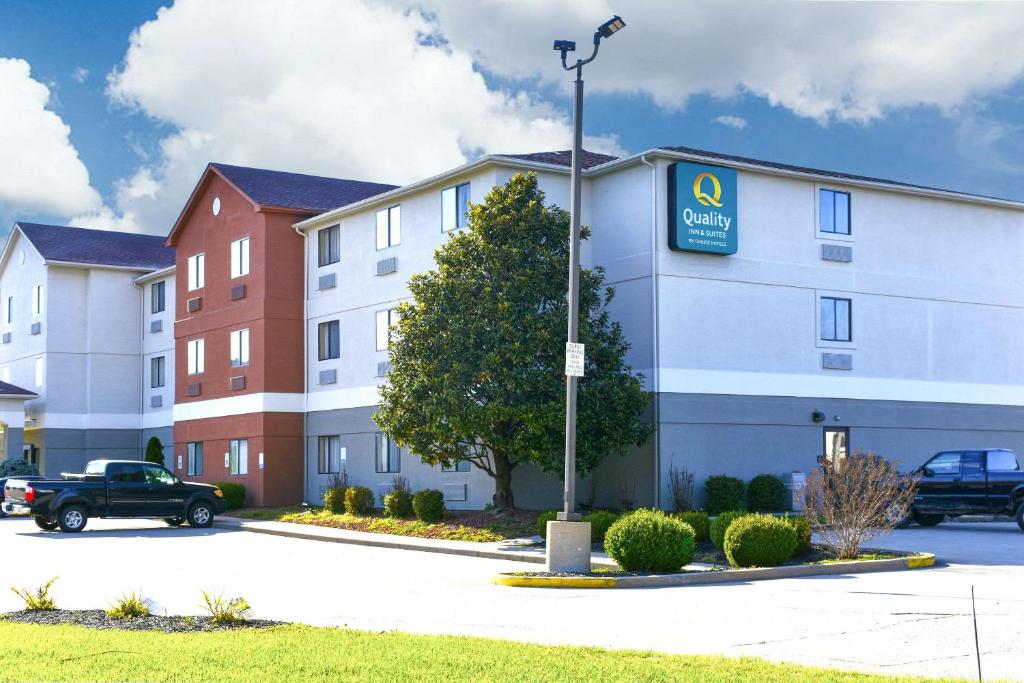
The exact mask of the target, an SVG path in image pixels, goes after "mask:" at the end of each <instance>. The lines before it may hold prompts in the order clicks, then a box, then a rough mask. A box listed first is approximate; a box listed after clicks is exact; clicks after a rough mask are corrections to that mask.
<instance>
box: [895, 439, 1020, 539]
mask: <svg viewBox="0 0 1024 683" xmlns="http://www.w3.org/2000/svg"><path fill="white" fill-rule="evenodd" d="M916 473H917V475H918V476H919V477H920V480H919V481H918V484H917V495H916V496H915V497H914V504H913V507H912V508H911V517H912V518H913V520H914V521H915V522H917V523H918V524H920V525H921V526H935V525H936V524H938V523H940V522H941V521H942V520H943V519H945V518H946V517H959V516H960V515H1001V516H1006V517H1014V518H1016V520H1017V524H1018V526H1020V528H1021V530H1022V531H1024V471H1022V470H1021V467H1020V460H1019V459H1018V458H1017V454H1016V453H1014V452H1013V451H1011V450H1009V449H1006V448H978V449H969V450H968V449H965V450H953V451H943V452H941V453H936V454H935V455H934V456H932V458H931V459H930V460H929V461H928V462H926V463H925V464H924V465H922V466H921V467H920V468H919V469H918V470H917V472H916Z"/></svg>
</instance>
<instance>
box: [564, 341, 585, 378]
mask: <svg viewBox="0 0 1024 683" xmlns="http://www.w3.org/2000/svg"><path fill="white" fill-rule="evenodd" d="M565 376H566V377H582V376H583V344H575V343H573V342H566V343H565Z"/></svg>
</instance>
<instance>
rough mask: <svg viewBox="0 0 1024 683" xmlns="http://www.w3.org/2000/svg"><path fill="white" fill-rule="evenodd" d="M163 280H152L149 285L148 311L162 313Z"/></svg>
mask: <svg viewBox="0 0 1024 683" xmlns="http://www.w3.org/2000/svg"><path fill="white" fill-rule="evenodd" d="M164 287H165V285H164V281H163V280H161V281H160V282H154V283H153V284H151V285H150V286H149V312H150V313H163V311H164V307H165V300H164Z"/></svg>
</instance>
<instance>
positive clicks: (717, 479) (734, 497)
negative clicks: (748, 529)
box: [704, 474, 746, 515]
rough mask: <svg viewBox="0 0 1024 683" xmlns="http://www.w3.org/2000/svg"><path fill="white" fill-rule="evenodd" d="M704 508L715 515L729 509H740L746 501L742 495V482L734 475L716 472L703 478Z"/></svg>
mask: <svg viewBox="0 0 1024 683" xmlns="http://www.w3.org/2000/svg"><path fill="white" fill-rule="evenodd" d="M704 494H705V496H706V502H705V506H704V507H705V508H706V509H707V511H708V514H712V515H717V514H718V513H720V512H728V511H729V510H740V509H742V508H743V505H744V504H745V503H746V501H745V500H744V496H743V482H742V481H740V480H739V479H737V478H736V477H727V476H726V475H724V474H717V475H715V476H713V477H708V478H707V479H705V480H704Z"/></svg>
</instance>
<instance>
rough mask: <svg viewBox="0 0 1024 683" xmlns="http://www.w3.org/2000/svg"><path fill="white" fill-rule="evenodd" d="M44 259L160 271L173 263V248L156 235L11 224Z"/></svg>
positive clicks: (36, 224) (32, 224) (33, 224)
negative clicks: (165, 244) (19, 230)
mask: <svg viewBox="0 0 1024 683" xmlns="http://www.w3.org/2000/svg"><path fill="white" fill-rule="evenodd" d="M15 225H16V226H17V227H18V228H19V229H21V232H22V233H23V234H24V235H25V237H26V238H27V239H28V241H29V242H31V243H32V246H34V247H35V248H36V251H38V252H39V253H40V255H41V256H42V257H43V259H44V260H46V261H66V262H69V263H86V264H92V265H97V266H120V267H124V268H138V269H139V270H160V269H161V268H167V267H169V266H173V265H174V249H172V248H170V247H167V246H164V238H163V237H161V236H160V235H140V234H138V233H133V232H119V231H116V230H89V229H87V228H70V227H67V226H64V225H40V224H38V223H20V222H19V223H15Z"/></svg>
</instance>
